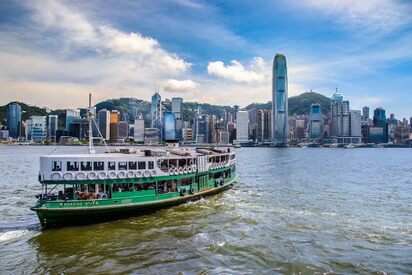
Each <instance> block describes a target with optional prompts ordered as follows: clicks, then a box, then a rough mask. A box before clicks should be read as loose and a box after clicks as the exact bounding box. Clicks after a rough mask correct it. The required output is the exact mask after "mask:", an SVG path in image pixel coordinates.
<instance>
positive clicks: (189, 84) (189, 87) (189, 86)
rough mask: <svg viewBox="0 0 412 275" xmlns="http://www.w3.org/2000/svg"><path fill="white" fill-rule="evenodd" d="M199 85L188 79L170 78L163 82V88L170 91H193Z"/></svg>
mask: <svg viewBox="0 0 412 275" xmlns="http://www.w3.org/2000/svg"><path fill="white" fill-rule="evenodd" d="M198 86H199V84H198V83H196V82H194V81H192V80H190V79H188V80H176V79H169V80H167V81H166V82H165V83H164V84H163V89H164V90H166V91H169V92H187V91H193V90H195V89H196V88H197V87H198Z"/></svg>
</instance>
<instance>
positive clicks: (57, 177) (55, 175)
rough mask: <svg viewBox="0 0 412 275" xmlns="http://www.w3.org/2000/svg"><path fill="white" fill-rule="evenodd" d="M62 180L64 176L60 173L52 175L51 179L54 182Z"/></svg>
mask: <svg viewBox="0 0 412 275" xmlns="http://www.w3.org/2000/svg"><path fill="white" fill-rule="evenodd" d="M61 178H62V174H61V173H60V172H55V173H53V174H51V179H52V180H61Z"/></svg>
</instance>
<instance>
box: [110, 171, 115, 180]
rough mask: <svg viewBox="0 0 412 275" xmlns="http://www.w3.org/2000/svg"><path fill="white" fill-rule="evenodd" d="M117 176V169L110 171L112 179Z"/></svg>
mask: <svg viewBox="0 0 412 275" xmlns="http://www.w3.org/2000/svg"><path fill="white" fill-rule="evenodd" d="M116 176H117V174H116V172H115V171H110V172H109V178H111V179H115V178H116Z"/></svg>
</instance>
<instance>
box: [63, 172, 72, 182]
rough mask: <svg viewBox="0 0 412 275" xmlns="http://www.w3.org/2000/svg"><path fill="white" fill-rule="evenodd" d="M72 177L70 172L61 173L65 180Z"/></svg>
mask: <svg viewBox="0 0 412 275" xmlns="http://www.w3.org/2000/svg"><path fill="white" fill-rule="evenodd" d="M73 178H74V175H73V173H71V172H66V173H64V175H63V179H65V180H72V179H73Z"/></svg>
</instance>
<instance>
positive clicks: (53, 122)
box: [48, 115, 59, 143]
mask: <svg viewBox="0 0 412 275" xmlns="http://www.w3.org/2000/svg"><path fill="white" fill-rule="evenodd" d="M58 120H59V118H58V116H57V115H49V123H48V134H49V140H50V141H51V142H53V143H56V142H57V135H56V133H57V123H58Z"/></svg>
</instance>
